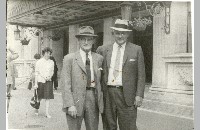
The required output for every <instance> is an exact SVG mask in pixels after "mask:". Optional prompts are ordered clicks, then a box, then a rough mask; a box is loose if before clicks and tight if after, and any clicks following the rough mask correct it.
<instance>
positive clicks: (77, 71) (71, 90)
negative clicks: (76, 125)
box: [61, 51, 103, 116]
mask: <svg viewBox="0 0 200 130" xmlns="http://www.w3.org/2000/svg"><path fill="white" fill-rule="evenodd" d="M92 59H93V68H94V80H95V83H96V84H95V88H96V90H95V96H96V97H97V99H98V107H99V111H100V112H101V113H102V112H103V93H102V90H101V84H100V80H101V71H100V69H99V68H101V67H102V62H103V57H102V56H101V55H99V54H97V53H93V52H92ZM86 85H87V75H86V68H85V65H84V64H83V61H82V58H81V55H80V51H78V52H76V53H71V54H68V55H66V56H65V57H64V61H63V68H62V71H61V88H62V99H63V111H64V112H67V108H68V107H70V106H76V109H77V112H78V116H80V115H81V114H82V112H83V105H84V102H85V95H86Z"/></svg>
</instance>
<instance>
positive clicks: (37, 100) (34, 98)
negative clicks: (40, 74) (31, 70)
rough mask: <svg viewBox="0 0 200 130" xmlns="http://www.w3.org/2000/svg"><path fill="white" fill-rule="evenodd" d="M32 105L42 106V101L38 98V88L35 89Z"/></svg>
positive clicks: (34, 106)
mask: <svg viewBox="0 0 200 130" xmlns="http://www.w3.org/2000/svg"><path fill="white" fill-rule="evenodd" d="M30 105H31V106H32V107H33V108H35V109H39V108H40V101H39V99H38V94H37V89H34V95H33V97H32V98H31V101H30Z"/></svg>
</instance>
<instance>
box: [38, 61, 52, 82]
mask: <svg viewBox="0 0 200 130" xmlns="http://www.w3.org/2000/svg"><path fill="white" fill-rule="evenodd" d="M53 73H54V62H53V61H52V60H50V59H48V60H46V59H45V58H41V59H39V60H38V61H37V62H36V66H35V76H36V78H37V82H42V83H45V82H46V78H49V77H50V78H51V77H52V76H53Z"/></svg>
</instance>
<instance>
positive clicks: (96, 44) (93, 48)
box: [92, 32, 103, 52]
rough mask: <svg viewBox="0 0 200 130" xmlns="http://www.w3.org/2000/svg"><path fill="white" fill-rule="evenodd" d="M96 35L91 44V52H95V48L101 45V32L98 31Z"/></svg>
mask: <svg viewBox="0 0 200 130" xmlns="http://www.w3.org/2000/svg"><path fill="white" fill-rule="evenodd" d="M97 35H98V37H97V38H96V42H95V44H93V46H92V52H96V50H97V48H98V47H99V46H102V45H103V32H99V33H97Z"/></svg>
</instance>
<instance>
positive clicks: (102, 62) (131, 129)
mask: <svg viewBox="0 0 200 130" xmlns="http://www.w3.org/2000/svg"><path fill="white" fill-rule="evenodd" d="M111 28H112V30H113V37H114V38H115V42H114V43H113V44H105V45H104V46H101V47H99V48H98V49H97V53H99V54H100V55H99V54H96V53H93V52H91V48H92V44H93V43H94V37H96V35H94V30H93V29H92V27H89V26H86V27H81V28H80V30H79V34H78V35H76V37H77V38H78V41H79V44H80V51H78V52H76V53H72V54H68V55H67V56H65V58H64V61H63V69H62V76H61V78H62V80H61V82H62V86H63V94H62V96H63V110H64V111H65V112H66V117H67V121H68V126H69V129H70V130H80V128H81V123H82V119H83V118H84V119H85V124H86V129H87V130H97V129H98V121H99V119H98V118H99V116H98V115H99V111H100V112H101V113H102V112H103V114H102V120H103V127H104V130H117V120H118V122H119V128H120V130H137V127H136V117H137V107H139V106H141V104H142V99H143V97H144V88H145V87H144V86H145V66H144V57H143V52H142V49H141V47H140V46H137V45H135V44H132V43H129V42H128V41H127V39H128V37H129V35H130V32H131V30H129V29H128V21H126V20H120V19H117V20H116V22H115V26H114V27H111ZM101 55H102V56H103V57H102V56H101ZM101 67H102V68H103V69H102V68H101ZM89 68H90V69H89ZM100 70H102V71H100ZM101 72H102V73H101ZM101 75H102V76H101ZM100 80H101V84H100ZM101 89H102V91H103V93H104V96H103V97H104V100H102V98H103V97H102V91H101ZM103 101H104V110H103Z"/></svg>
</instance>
